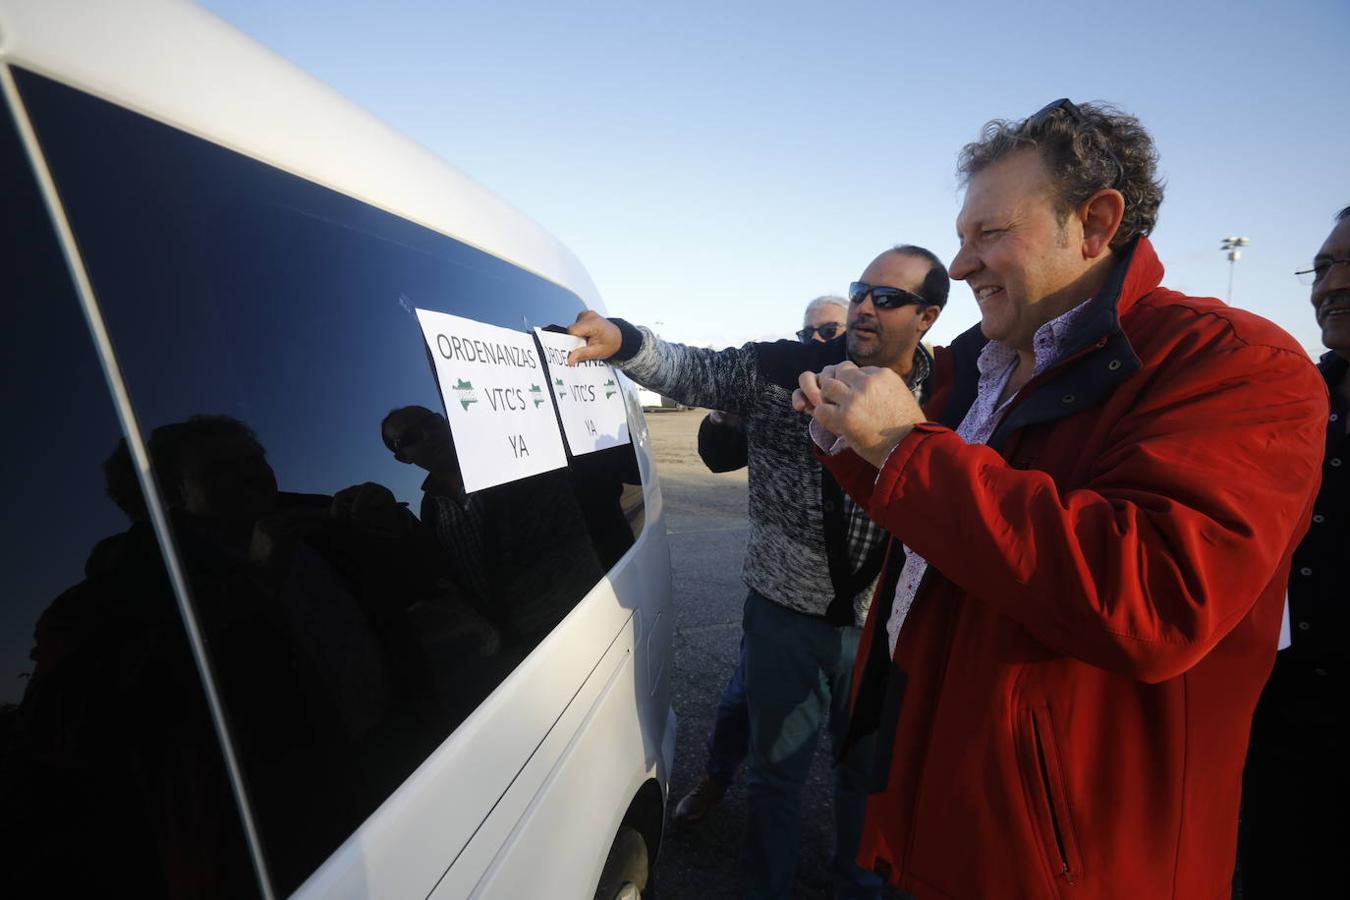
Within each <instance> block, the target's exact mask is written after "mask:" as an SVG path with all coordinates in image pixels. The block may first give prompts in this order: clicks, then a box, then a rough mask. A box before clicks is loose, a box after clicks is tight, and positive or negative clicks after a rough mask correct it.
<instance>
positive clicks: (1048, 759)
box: [1018, 705, 1083, 884]
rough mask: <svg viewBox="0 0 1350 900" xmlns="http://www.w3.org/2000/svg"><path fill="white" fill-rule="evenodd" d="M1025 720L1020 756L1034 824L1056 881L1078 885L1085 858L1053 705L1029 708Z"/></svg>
mask: <svg viewBox="0 0 1350 900" xmlns="http://www.w3.org/2000/svg"><path fill="white" fill-rule="evenodd" d="M1023 723H1024V724H1023V727H1022V732H1023V733H1022V740H1021V742H1020V743H1021V745H1022V746H1021V748H1020V751H1021V752H1020V753H1019V754H1018V758H1019V763H1020V768H1021V770H1022V787H1023V789H1024V791H1025V792H1026V799H1027V808H1028V810H1029V812H1030V815H1031V820H1032V825H1033V827H1034V829H1035V831H1036V834H1037V836H1038V837H1039V838H1040V842H1041V849H1042V852H1043V853H1044V854H1045V860H1046V863H1047V865H1049V867H1050V871H1051V872H1052V873H1053V874H1054V876H1055V878H1056V880H1057V881H1063V882H1066V883H1068V884H1074V883H1076V882H1077V881H1078V880H1079V879H1081V878H1082V877H1083V861H1082V857H1081V856H1080V855H1079V852H1078V839H1077V838H1076V837H1075V835H1074V828H1073V817H1072V815H1071V814H1070V812H1069V805H1068V801H1067V798H1068V791H1067V789H1066V787H1065V783H1064V773H1063V768H1062V767H1061V765H1060V757H1059V752H1058V750H1057V748H1056V744H1055V730H1054V728H1053V726H1052V724H1051V719H1050V708H1049V707H1048V706H1045V705H1038V706H1032V707H1030V708H1028V709H1027V710H1026V712H1025V713H1024V718H1023Z"/></svg>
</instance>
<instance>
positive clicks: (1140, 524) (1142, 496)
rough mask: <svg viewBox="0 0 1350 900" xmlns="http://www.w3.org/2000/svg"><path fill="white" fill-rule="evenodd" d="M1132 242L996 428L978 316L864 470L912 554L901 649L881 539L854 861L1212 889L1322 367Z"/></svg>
mask: <svg viewBox="0 0 1350 900" xmlns="http://www.w3.org/2000/svg"><path fill="white" fill-rule="evenodd" d="M1162 274H1163V269H1162V265H1161V263H1160V262H1159V261H1158V258H1157V256H1156V255H1155V253H1154V251H1153V248H1152V246H1151V245H1150V243H1149V242H1148V240H1147V239H1141V240H1140V241H1139V242H1138V243H1137V245H1136V246H1135V247H1134V248H1133V251H1132V252H1130V253H1127V254H1126V255H1125V259H1124V260H1123V261H1122V262H1121V263H1120V265H1118V266H1117V268H1116V271H1115V274H1114V276H1113V278H1112V281H1111V284H1110V285H1108V287H1107V289H1105V290H1104V291H1103V292H1102V293H1101V294H1100V295H1099V296H1098V297H1097V298H1095V299H1094V300H1093V301H1092V303H1091V305H1090V306H1089V307H1088V309H1087V310H1085V312H1084V314H1083V315H1082V316H1081V317H1080V318H1079V319H1078V320H1077V323H1076V325H1075V328H1076V331H1075V333H1074V334H1073V335H1071V336H1070V338H1069V350H1068V352H1067V353H1066V355H1065V359H1064V360H1063V361H1062V362H1061V363H1059V364H1058V365H1056V366H1054V367H1052V368H1051V369H1049V370H1047V371H1046V372H1044V373H1042V374H1040V375H1038V376H1036V377H1035V378H1034V379H1032V380H1031V381H1030V382H1029V383H1028V384H1027V385H1026V386H1025V387H1024V388H1023V389H1022V391H1021V392H1020V394H1019V395H1018V398H1017V399H1016V401H1014V405H1013V406H1012V407H1011V408H1010V409H1009V410H1008V412H1006V413H1005V415H1004V419H1003V421H1002V423H1001V424H1000V426H999V427H998V429H997V430H996V431H995V433H994V435H993V437H992V438H991V439H990V442H989V444H988V445H987V446H986V445H971V444H967V443H966V442H965V441H963V440H962V439H961V438H960V437H958V436H957V435H956V433H955V432H954V431H952V430H951V429H952V428H954V427H955V426H956V425H957V424H958V423H959V422H960V421H961V419H962V417H963V416H964V415H965V412H966V409H967V408H968V407H969V406H970V404H971V402H972V401H973V399H974V396H975V385H976V383H977V378H978V376H977V374H976V370H975V359H976V356H977V355H978V352H979V349H980V347H981V346H982V345H983V338H982V337H981V336H980V334H979V330H978V328H975V329H972V330H971V331H970V332H967V333H966V334H965V335H963V336H962V337H961V338H958V339H957V340H956V341H955V342H954V343H953V345H952V347H951V348H950V349H949V350H947V351H945V352H942V353H941V354H940V355H939V357H938V359H937V366H938V369H937V392H936V393H935V395H934V397H933V400H932V402H931V403H930V405H929V407H928V409H927V412H928V414H929V415H930V416H933V417H934V418H935V420H936V421H940V422H942V423H944V424H924V425H920V426H918V427H917V428H915V430H914V431H913V432H912V433H911V434H910V435H908V436H907V437H906V438H905V439H904V440H903V441H902V442H901V443H900V445H899V446H898V447H897V448H896V449H895V451H894V452H893V453H892V454H891V456H890V458H889V459H888V460H887V462H886V463H885V465H884V466H883V468H882V469H881V471H880V472H878V471H877V470H876V469H874V468H872V467H871V466H870V465H868V464H867V463H866V462H864V461H863V460H862V459H860V458H859V457H858V456H856V455H855V454H853V453H852V452H845V453H844V454H841V455H839V456H836V457H831V458H828V459H827V460H826V463H827V465H828V466H829V468H830V469H831V471H832V472H833V473H834V474H835V476H836V478H838V480H839V482H840V483H841V484H842V485H843V486H844V487H845V489H846V490H848V491H849V493H851V494H852V495H853V496H854V497H855V498H856V499H857V500H858V501H859V502H861V503H863V504H865V505H866V507H867V509H868V510H869V512H870V513H871V515H872V518H873V519H874V520H875V521H876V522H877V523H878V524H880V525H882V526H883V527H885V528H886V529H887V530H888V531H890V532H891V533H892V534H894V535H895V536H896V537H898V538H899V539H900V540H902V541H904V542H905V543H906V544H908V545H909V546H910V547H912V548H913V549H914V551H915V552H917V553H919V554H920V555H922V556H923V557H924V558H925V559H927V560H928V561H929V563H930V566H929V572H928V576H927V578H926V580H925V581H924V583H923V585H922V587H921V588H920V591H919V594H918V596H917V598H916V601H915V603H914V606H913V607H912V609H911V610H910V613H909V616H908V619H907V620H906V622H905V625H904V628H903V629H902V630H901V632H900V639H899V643H898V646H897V648H896V652H895V657H894V659H893V660H891V659H889V658H888V653H887V644H886V632H885V622H886V620H887V617H888V616H889V613H890V607H891V600H892V595H893V593H894V586H895V580H896V575H897V570H898V569H899V563H900V561H901V559H902V556H901V551H900V549H899V547H898V545H895V544H894V542H893V544H892V552H891V553H890V557H889V559H888V563H887V570H886V571H887V575H888V577H883V579H882V581H881V583H880V586H879V587H878V593H877V596H876V597H875V599H874V601H873V603H872V610H871V615H870V617H869V619H868V622H867V626H866V630H865V632H864V635H863V641H862V646H861V647H860V649H859V653H858V662H857V668H856V669H855V675H854V715H853V721H852V728H853V731H854V733H858V732H862V731H867V730H869V729H872V728H879V729H880V730H881V735H880V738H881V739H880V741H879V742H878V744H879V747H880V748H881V749H879V750H878V755H879V759H878V772H877V774H878V780H877V784H876V785H874V789H875V790H877V791H878V793H875V794H873V796H872V798H871V800H870V802H869V804H868V814H867V823H866V829H865V834H864V837H863V841H862V846H861V849H860V851H859V862H860V864H862V865H863V866H865V867H867V868H874V867H875V868H878V869H879V870H880V871H882V872H883V873H886V872H888V873H889V876H890V879H891V880H892V881H893V882H894V883H895V884H897V885H899V886H901V887H903V888H905V889H907V890H909V891H911V892H913V893H914V894H916V895H917V896H918V897H920V898H924V900H927V898H1005V897H1007V898H1011V897H1036V898H1040V897H1076V898H1097V897H1147V898H1150V900H1152V898H1163V897H1174V898H1193V897H1194V898H1220V897H1223V898H1226V897H1228V896H1229V891H1230V887H1229V886H1230V881H1231V878H1232V871H1233V860H1234V850H1235V843H1236V832H1237V813H1238V800H1239V785H1240V782H1241V774H1242V765H1243V758H1244V755H1245V753H1246V749H1247V735H1248V729H1249V727H1250V724H1251V717H1252V710H1253V708H1254V706H1255V704H1256V699H1257V696H1258V695H1259V693H1260V691H1261V686H1262V685H1263V684H1264V682H1265V680H1266V677H1267V675H1268V674H1269V672H1270V669H1271V666H1272V663H1273V661H1274V656H1275V649H1276V643H1277V638H1278V634H1279V631H1280V621H1281V614H1282V607H1283V601H1284V594H1285V583H1286V580H1287V576H1288V574H1289V559H1290V555H1291V553H1292V552H1293V549H1294V546H1295V545H1296V544H1297V542H1298V540H1299V538H1300V537H1301V536H1302V535H1303V533H1304V531H1305V530H1306V529H1307V527H1308V524H1309V518H1310V514H1311V508H1312V501H1313V497H1314V495H1315V493H1316V489H1317V483H1318V477H1319V469H1320V463H1321V457H1322V449H1323V448H1322V440H1323V431H1324V427H1325V417H1326V410H1327V394H1326V387H1325V385H1324V384H1323V382H1322V379H1321V378H1320V377H1319V376H1318V373H1317V370H1316V369H1315V368H1314V366H1313V364H1312V362H1311V361H1310V360H1309V359H1308V357H1307V355H1306V354H1305V353H1304V352H1303V350H1302V349H1300V348H1299V346H1298V345H1297V344H1296V343H1295V342H1294V340H1293V339H1292V338H1290V337H1289V335H1287V334H1285V333H1284V332H1283V331H1281V330H1280V329H1279V328H1277V327H1276V326H1274V325H1272V324H1271V323H1269V322H1267V321H1265V320H1264V319H1261V318H1258V317H1257V316H1254V315H1252V314H1250V313H1247V312H1243V311H1242V310H1238V309H1232V308H1230V307H1227V306H1225V305H1224V304H1223V303H1221V302H1219V301H1218V300H1214V299H1209V298H1197V297H1187V296H1183V295H1181V294H1178V293H1176V292H1174V291H1169V290H1167V289H1165V288H1161V287H1159V286H1158V285H1159V282H1160V280H1161V278H1162Z"/></svg>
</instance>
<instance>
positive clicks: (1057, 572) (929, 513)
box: [828, 346, 1326, 681]
mask: <svg viewBox="0 0 1350 900" xmlns="http://www.w3.org/2000/svg"><path fill="white" fill-rule="evenodd" d="M1251 373H1259V375H1258V376H1257V378H1259V381H1258V380H1257V379H1256V378H1253V377H1252V374H1251ZM1142 397H1143V399H1142V400H1141V401H1140V402H1139V403H1137V404H1136V407H1135V408H1134V409H1133V410H1132V411H1131V412H1130V413H1128V414H1127V415H1125V416H1122V417H1121V418H1120V419H1119V420H1118V421H1117V422H1115V423H1113V424H1112V426H1111V432H1110V434H1109V436H1108V439H1107V440H1106V441H1105V443H1104V446H1106V447H1108V448H1109V449H1108V450H1107V451H1106V452H1104V453H1103V454H1102V455H1101V456H1100V458H1099V459H1097V460H1096V461H1095V464H1094V465H1093V467H1092V471H1091V476H1090V478H1089V479H1088V481H1087V483H1085V484H1083V485H1082V486H1081V487H1078V488H1077V489H1073V490H1063V489H1061V488H1060V487H1059V486H1058V485H1057V484H1056V482H1055V480H1054V479H1053V478H1052V477H1051V475H1050V474H1048V473H1046V472H1043V471H1037V470H1029V471H1028V470H1021V469H1015V468H1013V467H1011V466H1010V465H1009V464H1008V463H1007V462H1006V461H1005V460H1004V459H1003V458H1002V457H1001V456H999V454H998V453H996V452H995V451H994V450H991V449H990V448H988V447H985V446H983V445H972V444H967V443H966V442H965V441H963V440H962V439H961V438H960V437H959V436H958V435H957V434H955V433H954V432H952V431H950V430H948V429H946V428H944V427H942V426H939V425H932V424H922V425H919V426H916V428H915V429H914V431H913V432H911V433H910V434H909V435H908V436H907V437H906V438H905V439H904V440H903V441H902V442H901V443H900V445H899V446H898V447H897V448H896V450H895V451H894V452H893V453H892V454H891V456H890V458H889V459H888V460H887V461H886V463H885V464H884V466H883V467H882V470H881V472H880V475H879V477H878V478H877V481H876V484H875V487H874V488H873V489H872V491H871V494H870V497H869V498H868V501H869V503H868V508H869V511H870V512H871V515H872V517H873V519H874V520H875V521H876V522H877V523H878V524H880V525H882V526H883V527H884V528H886V529H887V530H889V531H891V532H892V533H893V534H895V535H896V536H898V537H899V538H900V539H901V540H903V541H904V542H905V544H906V545H908V546H909V547H911V548H913V549H914V550H915V551H916V552H918V553H919V554H920V555H921V556H923V557H924V558H925V559H926V560H928V562H929V563H930V565H932V566H934V567H936V568H937V569H938V571H940V572H941V573H942V574H943V575H944V576H946V577H947V578H948V579H949V580H951V581H952V582H954V583H956V584H957V585H958V586H959V587H960V588H962V589H963V590H964V591H965V592H966V593H968V594H969V595H970V596H971V597H972V599H973V601H974V602H982V603H988V604H991V605H993V606H995V607H997V609H998V610H999V612H1001V613H1002V614H1004V615H1006V616H1008V617H1009V618H1011V619H1013V620H1015V621H1017V622H1019V623H1020V624H1022V625H1023V626H1024V627H1025V628H1027V629H1028V631H1030V632H1031V633H1032V634H1034V635H1035V636H1036V637H1037V639H1038V640H1040V641H1041V642H1043V643H1045V644H1046V645H1047V646H1049V647H1052V648H1054V649H1056V650H1058V651H1059V652H1061V653H1063V654H1065V655H1069V656H1073V657H1076V658H1079V659H1081V660H1084V661H1086V662H1088V663H1091V664H1093V665H1097V666H1099V667H1102V668H1105V669H1109V670H1112V671H1118V672H1123V673H1126V674H1129V675H1130V676H1132V677H1135V678H1138V679H1140V680H1144V681H1161V680H1165V679H1168V678H1172V677H1174V676H1176V675H1178V674H1180V673H1182V672H1184V671H1186V670H1187V669H1188V668H1189V667H1191V666H1192V665H1194V664H1195V663H1196V662H1198V661H1199V660H1200V659H1201V658H1202V657H1203V656H1204V655H1205V654H1206V653H1208V652H1209V650H1210V649H1211V648H1212V647H1213V646H1214V645H1215V644H1216V643H1218V641H1219V640H1221V639H1222V638H1223V637H1224V636H1225V635H1226V634H1227V633H1228V632H1229V631H1230V630H1231V629H1232V628H1233V627H1234V626H1235V625H1236V623H1237V622H1238V621H1240V620H1241V619H1242V617H1243V616H1245V615H1246V614H1247V613H1248V611H1249V610H1250V609H1251V607H1252V605H1253V604H1254V603H1255V601H1256V599H1257V598H1258V596H1260V594H1261V593H1262V592H1263V591H1264V590H1265V589H1266V588H1267V586H1268V585H1269V584H1270V582H1271V580H1272V578H1273V577H1274V576H1275V575H1276V573H1277V569H1278V568H1279V566H1280V564H1281V561H1282V559H1283V557H1284V556H1285V555H1286V553H1287V552H1288V550H1289V548H1290V547H1291V545H1292V542H1293V541H1295V540H1296V539H1297V538H1298V537H1299V535H1298V534H1296V532H1297V531H1299V530H1300V529H1301V528H1306V527H1307V521H1308V511H1309V509H1310V503H1311V501H1312V497H1313V495H1314V494H1315V493H1316V490H1317V485H1318V478H1319V472H1320V463H1321V456H1322V446H1321V444H1322V433H1323V429H1324V427H1325V422H1324V419H1325V415H1326V412H1325V409H1326V390H1325V387H1324V385H1323V384H1322V381H1321V379H1320V377H1319V376H1318V374H1317V372H1316V370H1315V369H1314V368H1313V367H1312V366H1311V365H1309V363H1308V361H1307V360H1306V359H1303V358H1300V357H1298V356H1297V355H1296V354H1295V353H1293V352H1290V351H1287V350H1274V351H1272V349H1271V348H1264V347H1250V346H1244V347H1241V348H1238V349H1230V350H1225V351H1221V352H1219V353H1215V354H1213V355H1211V356H1208V357H1205V358H1202V359H1199V360H1196V361H1193V362H1192V363H1190V364H1189V365H1188V366H1187V367H1185V369H1184V371H1182V372H1179V373H1174V374H1173V375H1172V376H1171V377H1170V380H1169V382H1168V384H1167V386H1166V387H1165V388H1161V389H1159V390H1157V391H1152V392H1150V393H1148V394H1145V395H1142ZM851 455H852V454H844V455H843V456H842V457H839V458H837V459H838V460H839V461H838V462H837V463H836V462H833V461H831V462H830V463H828V464H830V466H831V469H832V470H834V469H836V466H838V467H839V468H840V469H843V468H845V467H852V468H854V469H856V467H857V464H856V463H855V462H853V461H850V460H848V459H847V457H849V456H851ZM864 465H865V464H864ZM841 481H843V479H842V478H841ZM852 485H853V486H851V487H850V491H851V492H852V491H853V490H854V487H855V486H856V477H855V480H854V482H853V483H852ZM854 496H855V497H859V499H862V497H860V496H859V494H858V493H854ZM1273 640H1274V637H1273V636H1272V641H1273Z"/></svg>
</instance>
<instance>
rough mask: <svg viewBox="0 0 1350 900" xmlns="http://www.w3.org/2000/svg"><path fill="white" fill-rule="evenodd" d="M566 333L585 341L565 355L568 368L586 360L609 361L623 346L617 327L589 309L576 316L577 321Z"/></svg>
mask: <svg viewBox="0 0 1350 900" xmlns="http://www.w3.org/2000/svg"><path fill="white" fill-rule="evenodd" d="M567 333H568V334H571V335H574V336H576V337H579V338H581V339H583V340H584V341H586V345H585V346H583V347H578V348H577V349H575V350H573V351H572V352H571V353H569V354H567V364H568V365H569V366H575V365H576V364H577V363H579V362H585V361H586V360H588V359H609V358H610V357H611V356H613V355H614V354H615V353H618V352H619V347H620V346H621V345H622V344H623V335H622V334H621V333H620V332H619V326H618V325H615V324H614V323H613V322H611V321H610V320H609V319H606V318H605V317H604V316H602V315H600V314H599V313H598V312H595V311H594V310H590V309H588V310H586V311H585V312H583V313H581V315H579V316H577V320H576V321H575V322H573V323H572V324H571V325H569V326H568V327H567Z"/></svg>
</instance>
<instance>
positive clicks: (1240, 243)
mask: <svg viewBox="0 0 1350 900" xmlns="http://www.w3.org/2000/svg"><path fill="white" fill-rule="evenodd" d="M1250 243H1251V240H1250V239H1249V238H1245V237H1226V238H1224V239H1223V242H1222V243H1220V244H1219V249H1220V250H1226V251H1228V302H1229V303H1232V302H1233V270H1234V269H1236V268H1237V261H1238V260H1239V259H1242V248H1243V247H1246V246H1247V245H1249V244H1250Z"/></svg>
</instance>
